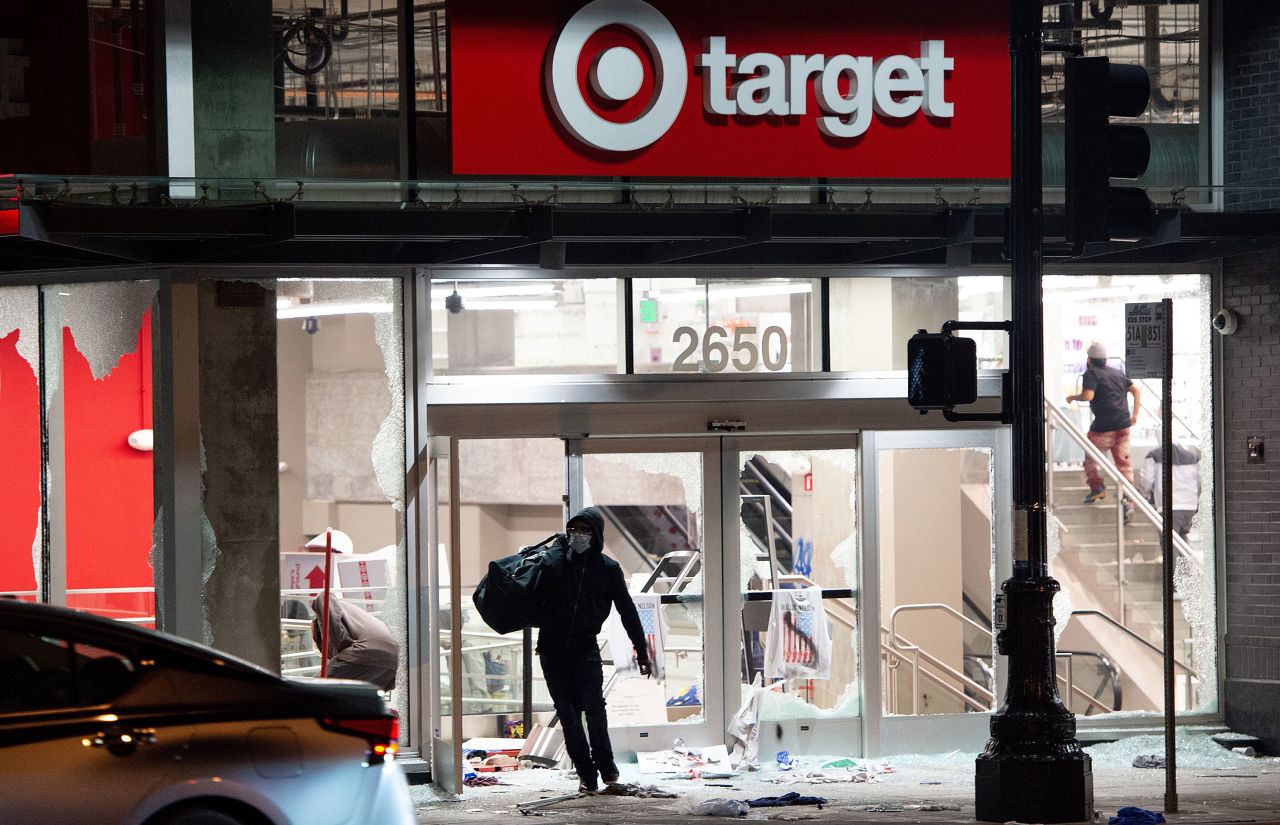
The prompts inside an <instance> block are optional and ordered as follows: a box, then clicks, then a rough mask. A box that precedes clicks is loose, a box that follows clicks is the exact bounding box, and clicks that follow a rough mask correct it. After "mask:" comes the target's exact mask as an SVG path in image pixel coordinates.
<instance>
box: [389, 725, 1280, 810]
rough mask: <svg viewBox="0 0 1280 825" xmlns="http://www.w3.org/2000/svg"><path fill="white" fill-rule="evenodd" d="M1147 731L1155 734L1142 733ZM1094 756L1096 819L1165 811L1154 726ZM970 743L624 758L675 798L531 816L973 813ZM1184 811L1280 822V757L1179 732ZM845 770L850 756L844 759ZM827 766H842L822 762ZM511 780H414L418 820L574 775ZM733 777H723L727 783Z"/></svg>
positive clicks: (640, 778)
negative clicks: (840, 759)
mask: <svg viewBox="0 0 1280 825" xmlns="http://www.w3.org/2000/svg"><path fill="white" fill-rule="evenodd" d="M1147 740H1151V741H1147ZM1089 751H1090V753H1091V755H1092V756H1093V763H1094V764H1093V781H1094V808H1095V810H1096V811H1097V813H1096V814H1095V818H1094V822H1102V823H1105V822H1106V821H1107V818H1108V817H1109V816H1111V815H1113V814H1114V813H1115V812H1116V811H1117V810H1118V809H1119V808H1122V807H1126V806H1131V805H1136V806H1138V807H1141V808H1146V809H1148V810H1151V811H1164V793H1165V772H1164V771H1163V770H1153V769H1141V768H1134V767H1131V764H1132V761H1133V757H1134V756H1135V755H1136V754H1138V753H1151V754H1163V745H1162V742H1161V741H1160V740H1159V738H1158V737H1137V738H1135V739H1131V740H1124V741H1122V742H1115V743H1106V744H1103V745H1097V746H1093V747H1091V748H1090V749H1089ZM973 758H974V754H968V753H959V752H955V753H950V754H940V755H927V756H920V755H904V756H897V757H884V758H880V759H874V760H866V761H863V760H858V761H859V762H860V763H862V765H861V766H862V767H866V768H870V769H871V773H872V774H873V781H868V782H851V781H841V782H833V783H813V782H809V781H806V780H805V777H806V775H807V774H810V773H812V772H813V771H818V770H822V765H823V764H826V763H827V762H830V761H833V759H834V758H831V757H811V758H808V757H803V756H802V757H800V759H801V763H800V765H799V766H797V767H796V768H794V769H792V770H789V771H787V770H779V769H778V766H777V765H776V764H765V765H764V766H763V767H762V769H761V770H759V771H757V772H751V773H742V774H740V775H738V776H736V777H733V778H729V779H705V780H702V779H698V780H694V779H687V778H672V777H670V776H668V777H662V778H659V777H656V776H654V775H652V774H642V773H641V772H640V766H639V765H636V764H634V763H633V764H629V765H622V766H620V768H621V771H622V781H623V782H633V783H641V784H646V785H649V784H652V785H655V786H657V787H659V788H661V789H663V790H666V791H670V792H673V793H675V794H677V797H676V798H675V799H642V798H631V797H613V796H596V797H586V798H579V799H573V800H569V801H565V802H560V803H557V804H555V805H551V806H548V807H546V808H543V809H540V810H539V811H537V812H535V813H531V814H530V815H529V816H528V819H527V821H529V822H530V825H532V823H533V822H534V821H535V820H534V819H533V817H534V816H540V817H541V821H542V822H546V823H548V825H549V824H550V823H565V825H570V823H572V824H573V825H589V824H590V825H597V824H598V825H629V823H658V822H663V823H667V822H672V823H674V822H680V823H684V822H689V823H693V822H702V823H708V822H713V821H715V819H713V818H710V817H707V816H701V815H697V814H695V813H694V811H695V810H696V808H697V806H698V805H699V803H701V802H703V801H704V800H707V799H711V798H727V799H737V800H744V801H745V800H747V799H752V798H756V797H762V796H780V795H783V794H786V793H788V792H790V791H797V792H799V793H800V794H802V795H808V796H820V797H825V798H826V799H827V800H828V802H827V804H826V805H823V806H822V807H821V808H818V807H816V806H796V807H789V808H757V809H752V810H751V812H750V813H749V814H748V815H747V816H745V817H741V818H744V819H750V820H765V819H768V820H777V821H781V822H789V821H813V822H856V823H877V824H878V823H886V825H889V824H890V823H891V824H892V825H915V823H953V822H954V823H960V822H964V823H972V822H973V821H974V787H973V775H974V766H973V765H974V763H973ZM1178 761H1179V769H1178V771H1177V786H1178V813H1168V814H1167V816H1166V818H1167V819H1168V821H1169V822H1170V823H1172V825H1180V824H1181V825H1198V824H1199V823H1206V824H1208V823H1211V824H1212V825H1218V823H1232V822H1249V823H1277V824H1278V825H1280V758H1271V757H1253V758H1250V757H1247V756H1244V755H1242V754H1237V753H1233V752H1231V751H1229V750H1226V749H1225V748H1222V747H1220V746H1218V745H1217V744H1214V743H1212V742H1211V741H1209V740H1208V737H1207V736H1204V737H1200V738H1196V737H1187V738H1186V739H1184V737H1182V736H1180V737H1179V742H1178ZM843 770H845V771H848V769H847V768H845V769H843ZM822 772H823V773H824V774H826V776H827V777H828V778H832V777H834V776H837V775H839V773H840V771H839V770H822ZM491 775H492V776H496V777H497V778H498V779H499V780H500V781H502V782H504V783H506V784H503V785H499V786H491V787H484V788H474V789H472V788H468V789H467V791H466V793H465V794H463V796H462V797H460V798H456V799H455V798H452V797H450V796H447V795H444V794H442V793H441V792H439V791H438V790H437V789H433V788H432V787H430V786H418V787H415V788H414V789H413V791H414V800H415V803H416V805H417V808H418V821H419V822H420V823H429V824H432V825H434V823H441V825H443V823H450V825H453V824H454V823H466V824H467V825H471V824H472V823H474V825H490V823H505V824H506V825H510V823H511V822H512V821H513V820H520V821H525V820H526V818H525V817H522V816H521V815H520V812H519V810H518V809H517V807H516V806H517V804H518V803H522V802H530V801H533V800H536V799H539V798H544V797H549V796H555V795H562V794H569V793H573V792H574V791H575V790H576V789H577V780H576V779H574V778H573V777H572V774H571V773H570V772H568V771H558V770H522V771H514V772H510V773H500V774H491ZM725 786H728V787H725Z"/></svg>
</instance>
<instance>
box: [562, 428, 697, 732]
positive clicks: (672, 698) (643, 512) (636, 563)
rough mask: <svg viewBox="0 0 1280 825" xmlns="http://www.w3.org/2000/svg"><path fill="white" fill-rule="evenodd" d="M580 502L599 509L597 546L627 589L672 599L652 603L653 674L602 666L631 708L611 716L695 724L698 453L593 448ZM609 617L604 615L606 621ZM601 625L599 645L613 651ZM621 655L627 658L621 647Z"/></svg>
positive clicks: (609, 655)
mask: <svg viewBox="0 0 1280 825" xmlns="http://www.w3.org/2000/svg"><path fill="white" fill-rule="evenodd" d="M582 486H583V491H584V492H583V501H584V503H585V504H588V505H591V506H595V507H598V508H600V510H601V511H602V513H603V514H604V516H605V521H606V528H605V552H606V553H608V554H609V555H610V556H612V557H613V558H614V559H616V560H617V561H618V563H619V564H621V565H622V570H623V573H624V574H625V575H626V578H627V585H628V589H629V590H630V591H631V593H632V594H638V593H656V594H666V595H671V596H674V597H676V598H678V599H679V602H678V603H676V604H664V605H662V606H661V607H659V608H658V614H659V616H658V624H660V625H661V629H655V630H654V633H655V635H656V636H657V637H659V638H660V639H661V647H662V657H661V660H660V661H659V660H658V659H657V658H656V657H655V660H654V665H655V667H656V668H659V669H658V671H657V673H656V674H655V675H656V676H658V677H660V678H655V679H654V680H653V681H649V680H643V679H626V680H619V679H617V678H616V677H615V676H614V675H613V667H612V665H610V666H609V667H607V668H606V671H605V680H606V683H607V684H606V693H607V694H608V693H611V692H612V691H614V690H617V691H619V692H621V693H626V695H627V704H628V705H631V706H633V707H636V708H639V709H640V711H639V712H637V713H635V714H634V715H633V716H632V717H611V719H610V724H611V725H613V726H615V727H625V726H628V725H645V724H654V723H658V724H661V723H663V722H669V723H671V724H696V723H699V722H701V721H703V707H704V703H705V699H706V676H705V670H706V663H705V645H706V643H707V640H706V637H705V632H704V626H705V624H704V621H703V603H702V594H703V592H704V589H703V587H704V585H703V578H702V554H703V552H704V549H705V548H704V547H703V541H702V536H703V535H704V525H703V519H702V494H703V492H702V455H701V454H700V453H600V454H590V455H586V456H584V457H583V460H582ZM611 621H612V620H611ZM610 637H611V634H610V633H609V631H608V625H607V624H606V628H605V632H604V634H603V638H602V640H601V650H602V651H604V652H605V654H606V661H608V662H612V661H613V660H614V658H615V654H614V651H613V647H612V645H611V644H610V642H609V639H610ZM621 658H623V659H627V660H629V658H630V652H629V651H628V652H627V653H626V654H624V655H623V656H622V657H621Z"/></svg>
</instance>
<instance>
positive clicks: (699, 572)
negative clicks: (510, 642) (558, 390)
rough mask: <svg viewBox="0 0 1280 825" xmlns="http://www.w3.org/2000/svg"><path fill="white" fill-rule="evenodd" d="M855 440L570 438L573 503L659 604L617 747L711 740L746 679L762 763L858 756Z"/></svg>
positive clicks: (619, 724)
mask: <svg viewBox="0 0 1280 825" xmlns="http://www.w3.org/2000/svg"><path fill="white" fill-rule="evenodd" d="M857 443H858V437H857V435H856V434H853V433H849V434H844V435H822V436H758V437H745V436H734V437H690V438H662V439H657V438H645V439H583V440H573V441H570V442H568V445H567V447H568V455H569V464H568V468H569V479H570V485H569V490H570V494H569V501H570V509H571V510H576V509H577V508H579V507H581V506H585V505H592V506H596V507H598V508H600V509H601V511H602V512H603V513H604V514H605V517H606V522H607V525H608V526H607V528H606V549H607V551H608V552H609V553H610V554H611V555H613V556H614V557H615V558H617V559H618V561H619V562H621V563H622V564H623V567H624V569H625V570H626V571H627V573H628V575H629V583H630V586H631V587H630V589H631V591H632V592H633V593H636V594H640V593H643V594H658V597H659V601H660V602H661V603H662V604H661V608H660V611H661V614H662V620H663V621H662V626H663V627H662V630H661V631H660V633H661V636H660V644H661V647H662V673H661V676H662V678H661V679H659V680H656V681H654V682H651V683H646V682H644V681H642V680H635V679H628V680H623V681H616V682H615V683H614V684H613V693H611V695H610V697H609V708H610V724H611V727H612V729H613V731H614V734H613V740H614V746H615V748H617V749H619V750H630V751H654V750H661V749H664V748H669V747H671V746H672V744H673V743H674V741H675V740H676V739H682V740H684V742H685V743H686V744H689V745H713V744H721V743H723V742H724V741H725V730H726V728H727V726H728V725H729V722H730V720H731V719H732V718H733V716H734V715H735V714H736V713H737V712H738V710H739V707H740V706H741V705H742V704H743V702H744V700H745V699H746V698H747V697H748V696H750V692H751V690H752V685H756V686H758V687H759V688H760V689H762V690H763V696H762V702H761V717H762V719H763V720H767V721H768V724H762V725H761V726H760V745H759V751H760V753H761V754H763V755H766V756H772V754H774V753H776V752H777V751H778V750H791V751H794V752H800V753H804V752H809V753H836V752H838V753H849V754H858V753H861V750H862V746H861V718H860V717H861V714H862V701H861V696H862V694H863V687H862V685H861V684H860V681H859V672H860V668H859V666H858V655H859V645H858V642H857V638H858V633H857V628H858V567H859V562H858V528H857V518H856V516H857V497H856V484H855V478H856V475H857V472H858V453H857ZM778 591H805V593H804V595H805V596H807V597H809V598H811V599H814V600H816V597H818V596H820V597H821V598H820V606H819V608H818V610H817V611H816V612H814V611H810V610H800V609H798V607H797V605H792V604H790V601H791V600H790V598H789V599H788V604H787V605H782V604H781V603H780V604H779V606H778V607H777V608H776V609H775V606H774V595H775V594H776V593H777V592H778ZM806 604H807V603H806ZM606 653H607V656H606V661H608V660H609V656H610V655H611V654H609V653H608V651H607V652H606ZM819 721H821V722H822V724H818V722H819Z"/></svg>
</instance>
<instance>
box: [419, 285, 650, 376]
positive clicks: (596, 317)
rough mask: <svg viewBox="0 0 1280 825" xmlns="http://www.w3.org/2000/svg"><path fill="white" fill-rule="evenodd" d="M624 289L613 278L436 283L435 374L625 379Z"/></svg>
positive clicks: (433, 325)
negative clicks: (618, 376) (621, 340)
mask: <svg viewBox="0 0 1280 825" xmlns="http://www.w3.org/2000/svg"><path fill="white" fill-rule="evenodd" d="M620 289H621V282H620V281H618V280H616V279H613V278H595V279H579V280H533V279H522V280H510V281H501V280H466V279H437V280H434V281H432V282H431V365H432V369H433V371H434V374H435V375H540V374H561V375H587V374H600V373H603V374H617V373H620V372H623V371H624V369H625V365H624V364H620V363H619V356H620V352H621V350H620V348H619V338H620V334H621V328H620V324H619V315H618V306H619V304H620V301H619V293H620Z"/></svg>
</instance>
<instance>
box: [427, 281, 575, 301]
mask: <svg viewBox="0 0 1280 825" xmlns="http://www.w3.org/2000/svg"><path fill="white" fill-rule="evenodd" d="M449 283H452V284H453V285H454V291H455V292H457V293H459V294H460V295H462V297H463V299H464V300H467V301H469V300H471V299H472V298H520V297H525V296H536V295H553V294H555V292H556V291H557V289H556V285H555V284H554V283H551V282H548V281H533V282H531V283H514V284H499V285H497V286H472V285H471V284H468V283H467V282H466V281H462V282H456V281H450V282H447V283H442V282H438V281H437V282H436V285H435V288H437V289H448V288H449Z"/></svg>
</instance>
